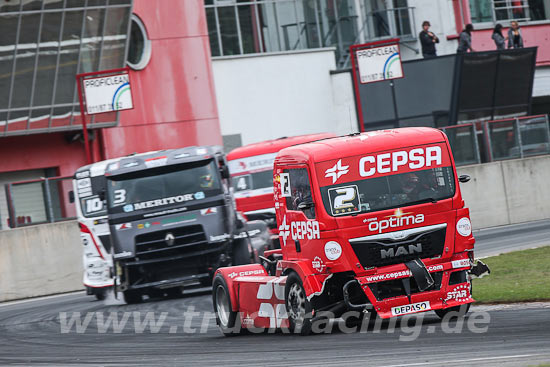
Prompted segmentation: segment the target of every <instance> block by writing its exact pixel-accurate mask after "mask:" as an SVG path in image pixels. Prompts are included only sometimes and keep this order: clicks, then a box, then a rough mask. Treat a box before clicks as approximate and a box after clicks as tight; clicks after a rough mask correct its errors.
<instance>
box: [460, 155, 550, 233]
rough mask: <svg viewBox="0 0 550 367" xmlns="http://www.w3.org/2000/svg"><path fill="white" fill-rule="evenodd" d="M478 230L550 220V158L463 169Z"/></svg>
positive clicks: (466, 198)
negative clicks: (466, 175)
mask: <svg viewBox="0 0 550 367" xmlns="http://www.w3.org/2000/svg"><path fill="white" fill-rule="evenodd" d="M458 174H459V175H461V174H468V175H470V176H471V177H472V179H471V180H470V182H468V183H465V184H461V185H460V188H461V190H462V195H463V197H464V201H465V202H466V206H468V207H469V208H470V213H471V219H472V225H473V227H474V228H475V229H481V228H486V227H492V226H501V225H506V224H515V223H521V222H527V221H532V220H540V219H547V218H550V205H549V203H550V190H549V188H550V185H549V182H550V156H547V155H546V156H540V157H533V158H526V159H514V160H508V161H501V162H494V163H486V164H482V165H473V166H465V167H460V168H459V169H458Z"/></svg>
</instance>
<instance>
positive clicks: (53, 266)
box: [0, 221, 84, 302]
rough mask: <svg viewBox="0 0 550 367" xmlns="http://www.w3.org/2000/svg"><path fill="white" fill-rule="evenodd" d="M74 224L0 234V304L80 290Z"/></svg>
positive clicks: (79, 253) (78, 249)
mask: <svg viewBox="0 0 550 367" xmlns="http://www.w3.org/2000/svg"><path fill="white" fill-rule="evenodd" d="M82 274H83V269H82V246H81V244H80V233H79V230H78V225H77V223H76V222H75V221H69V222H60V223H54V224H43V225H38V226H31V227H25V228H19V229H12V230H9V231H0V302H2V301H8V300H12V299H21V298H29V297H37V296H44V295H49V294H55V293H63V292H70V291H75V290H82V289H83V288H84V286H83V285H82Z"/></svg>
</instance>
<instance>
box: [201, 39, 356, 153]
mask: <svg viewBox="0 0 550 367" xmlns="http://www.w3.org/2000/svg"><path fill="white" fill-rule="evenodd" d="M212 66H213V69H214V79H215V84H216V96H217V100H218V111H219V118H220V125H221V131H222V135H231V134H241V137H242V143H243V145H245V144H249V143H255V142H260V141H263V140H268V139H276V138H280V137H282V136H293V135H301V134H311V133H319V132H334V133H336V134H346V133H349V132H351V131H356V130H357V120H356V116H355V105H354V99H353V89H352V83H351V78H350V76H349V75H346V74H342V75H339V74H334V75H331V74H330V71H331V70H335V69H336V62H335V56H334V49H333V48H325V49H317V50H305V51H298V52H287V53H277V54H253V55H244V56H231V57H225V58H216V59H214V60H213V61H212ZM348 74H349V73H348Z"/></svg>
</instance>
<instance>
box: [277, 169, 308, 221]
mask: <svg viewBox="0 0 550 367" xmlns="http://www.w3.org/2000/svg"><path fill="white" fill-rule="evenodd" d="M284 172H288V173H289V179H290V197H287V198H286V208H287V210H300V209H298V205H300V204H301V203H303V202H311V203H313V197H312V196H311V186H310V184H309V175H308V173H307V169H306V168H293V169H288V170H284ZM302 211H303V212H304V214H305V216H306V217H307V218H309V219H314V218H315V208H314V207H313V206H312V207H311V208H309V209H304V210H302Z"/></svg>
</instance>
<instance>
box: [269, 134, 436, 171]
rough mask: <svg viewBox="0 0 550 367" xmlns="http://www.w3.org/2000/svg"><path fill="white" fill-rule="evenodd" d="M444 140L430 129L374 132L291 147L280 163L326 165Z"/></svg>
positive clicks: (283, 154)
mask: <svg viewBox="0 0 550 367" xmlns="http://www.w3.org/2000/svg"><path fill="white" fill-rule="evenodd" d="M442 141H445V135H444V133H443V132H442V131H441V130H438V129H434V128H430V127H405V128H398V129H391V130H379V131H370V132H365V133H361V134H359V133H357V134H350V135H346V136H340V137H337V138H332V139H326V140H322V141H315V142H311V143H306V144H301V145H297V146H292V147H288V148H285V149H283V150H281V151H280V152H279V154H278V156H277V158H276V161H277V162H279V163H305V162H307V161H313V162H324V161H327V160H331V159H335V158H339V157H348V156H353V155H358V154H369V153H374V152H381V151H385V150H394V149H399V148H402V147H410V146H414V145H424V144H430V143H435V142H442Z"/></svg>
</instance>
